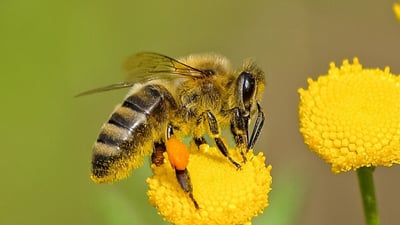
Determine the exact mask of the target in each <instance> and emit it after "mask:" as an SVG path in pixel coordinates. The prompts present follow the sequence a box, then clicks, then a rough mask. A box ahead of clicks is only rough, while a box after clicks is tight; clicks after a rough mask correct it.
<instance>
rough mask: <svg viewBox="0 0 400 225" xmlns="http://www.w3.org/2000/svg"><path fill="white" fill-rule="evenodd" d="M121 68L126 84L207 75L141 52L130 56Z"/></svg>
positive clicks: (189, 67)
mask: <svg viewBox="0 0 400 225" xmlns="http://www.w3.org/2000/svg"><path fill="white" fill-rule="evenodd" d="M123 67H124V70H125V72H126V75H127V81H128V82H144V81H148V80H154V79H168V80H169V79H176V78H179V77H192V78H193V77H194V78H196V77H197V78H201V77H204V76H206V75H207V74H206V73H205V72H204V71H202V70H199V69H196V68H194V67H191V66H189V65H187V64H184V63H182V62H179V61H178V60H176V59H173V58H171V57H169V56H166V55H162V54H158V53H154V52H141V53H137V54H135V55H132V56H131V57H129V58H128V59H127V61H126V62H125V63H124V65H123Z"/></svg>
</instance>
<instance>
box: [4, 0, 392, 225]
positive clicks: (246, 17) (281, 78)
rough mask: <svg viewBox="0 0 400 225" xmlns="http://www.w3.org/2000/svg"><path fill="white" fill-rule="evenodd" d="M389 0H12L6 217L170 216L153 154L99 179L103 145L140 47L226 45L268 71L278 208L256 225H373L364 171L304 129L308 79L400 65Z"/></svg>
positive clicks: (386, 195)
mask: <svg viewBox="0 0 400 225" xmlns="http://www.w3.org/2000/svg"><path fill="white" fill-rule="evenodd" d="M392 4H393V1H390V0H381V1H374V0H363V1H360V0H355V1H345V0H336V1H317V0H297V1H296V0H295V1H229V0H221V1H209V0H205V1H192V2H188V1H147V2H146V3H144V2H143V3H139V2H135V1H119V0H118V1H104V0H96V1H94V0H86V1H76V0H72V1H50V0H38V1H29V0H2V1H1V2H0V82H1V83H0V84H1V85H0V102H1V111H0V120H1V129H0V132H1V133H0V137H1V156H0V174H1V185H0V224H4V225H22V224H27V225H28V224H29V225H35V224H41V225H44V224H58V225H62V224H99V225H109V224H110V225H111V224H166V223H165V222H163V221H162V218H160V217H159V216H158V215H157V212H156V210H155V209H154V208H152V207H151V206H150V205H149V203H148V202H147V199H146V190H147V186H146V183H145V179H146V177H148V176H149V175H150V174H151V173H150V169H149V166H148V164H146V165H144V166H143V167H141V168H140V169H138V170H135V172H134V173H133V175H132V176H131V177H130V178H129V179H127V180H124V181H121V182H118V183H116V184H113V185H96V184H93V183H92V182H91V181H90V179H89V170H90V159H91V147H92V144H93V142H94V140H95V139H96V136H97V134H98V131H99V128H100V126H101V125H102V124H103V123H104V122H105V120H106V119H107V117H108V115H109V113H110V112H111V110H112V109H113V107H114V105H116V104H117V103H119V102H120V101H121V100H122V98H123V96H124V95H125V93H126V90H122V91H121V90H118V91H113V92H108V93H101V94H96V95H91V96H86V97H81V98H74V97H73V96H74V95H76V94H77V93H79V92H82V91H85V90H88V89H91V88H95V87H100V86H104V85H108V84H112V83H116V82H119V81H121V80H122V77H123V75H122V71H121V63H122V62H123V60H124V59H125V58H126V57H127V56H129V55H130V54H133V53H135V52H138V51H155V52H159V53H163V54H167V55H170V56H173V57H180V56H185V55H188V54H190V53H201V52H210V51H212V52H218V53H221V54H223V55H226V56H227V57H229V58H230V59H231V60H232V62H233V64H234V65H240V63H241V61H242V59H244V58H248V57H253V58H254V59H256V61H257V62H258V63H259V65H260V66H261V67H262V68H264V70H265V72H266V76H267V77H266V79H267V82H268V84H267V89H266V92H265V95H264V100H263V107H264V109H265V112H266V115H267V121H266V126H265V129H264V131H263V133H262V136H261V138H260V139H261V140H260V141H259V142H258V144H257V146H256V149H258V150H260V151H261V150H262V151H264V152H265V153H266V155H267V157H268V159H267V161H268V163H270V164H272V165H273V170H272V175H273V186H272V187H273V190H272V192H271V196H270V206H269V207H268V208H267V209H266V210H265V213H264V214H263V215H262V216H261V217H259V218H257V219H255V220H254V224H275V225H276V224H296V225H297V224H298V225H306V224H307V225H314V224H315V225H321V224H325V225H337V224H363V222H364V219H363V213H362V206H361V200H360V194H359V192H358V184H357V177H356V174H355V173H346V174H340V175H333V174H332V173H331V172H330V167H329V165H327V164H325V163H324V162H323V161H322V160H321V159H319V158H318V157H317V156H316V155H314V154H313V153H311V152H310V151H309V150H308V149H307V148H306V146H305V145H304V143H303V140H302V137H301V135H300V134H299V132H298V118H297V105H298V93H297V89H298V88H299V87H306V84H307V83H306V78H307V77H312V78H316V77H317V76H318V75H322V74H326V72H327V70H328V64H329V62H331V61H334V62H336V63H337V64H340V63H341V61H342V60H343V59H344V58H350V59H351V58H353V57H354V56H358V57H359V58H360V61H361V63H362V64H363V65H364V67H374V68H375V67H380V68H383V67H384V66H387V65H389V66H390V67H391V70H392V71H393V72H394V73H396V74H399V73H400V61H399V58H400V42H399V40H400V23H399V22H398V21H396V19H395V17H394V15H393V12H392ZM399 174H400V168H399V166H397V165H396V166H393V167H391V168H381V167H380V168H377V170H376V173H375V179H376V190H377V196H378V201H379V202H378V203H379V210H380V214H381V220H382V224H396V223H398V214H399V202H400V195H399V192H398V190H400V179H399V177H400V176H399Z"/></svg>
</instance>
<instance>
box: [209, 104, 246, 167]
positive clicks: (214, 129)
mask: <svg viewBox="0 0 400 225" xmlns="http://www.w3.org/2000/svg"><path fill="white" fill-rule="evenodd" d="M203 115H204V114H203ZM205 115H206V116H205V117H206V119H207V121H208V125H209V128H210V132H211V135H212V137H213V138H214V141H215V143H216V144H217V147H218V149H219V151H220V152H221V153H222V154H223V155H224V156H225V157H227V158H228V159H229V161H231V163H232V164H233V165H234V166H235V167H236V168H238V169H240V167H241V166H240V164H239V163H237V162H235V160H233V159H232V158H231V156H230V155H229V152H228V149H227V148H226V145H225V143H224V142H223V141H222V139H221V138H220V131H219V127H218V121H217V119H216V118H215V116H214V115H213V114H212V113H211V112H210V111H206V112H205Z"/></svg>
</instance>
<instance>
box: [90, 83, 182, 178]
mask: <svg viewBox="0 0 400 225" xmlns="http://www.w3.org/2000/svg"><path fill="white" fill-rule="evenodd" d="M175 107H176V105H175V101H174V99H173V98H172V96H171V94H170V93H169V92H168V90H167V89H166V88H165V87H163V86H160V85H147V86H143V87H141V88H140V89H139V90H138V91H136V92H135V93H133V94H132V95H130V96H128V97H127V98H126V99H125V101H124V102H123V103H122V104H121V105H120V106H119V107H117V108H116V110H115V111H114V112H113V113H112V114H111V116H110V119H109V120H108V122H107V123H105V124H104V125H103V127H102V128H101V131H100V134H99V137H98V139H97V141H96V143H95V145H94V148H93V159H92V179H93V180H94V181H95V182H113V181H115V180H118V179H122V178H125V177H126V176H128V175H129V173H130V171H131V170H132V169H133V168H137V167H138V166H140V165H141V163H142V162H143V157H144V156H145V155H149V154H151V152H152V150H153V142H154V141H157V140H159V139H161V138H163V137H164V134H165V129H166V128H165V127H166V122H167V116H168V115H169V114H170V113H171V110H173V109H174V108H175ZM156 139H157V140H156Z"/></svg>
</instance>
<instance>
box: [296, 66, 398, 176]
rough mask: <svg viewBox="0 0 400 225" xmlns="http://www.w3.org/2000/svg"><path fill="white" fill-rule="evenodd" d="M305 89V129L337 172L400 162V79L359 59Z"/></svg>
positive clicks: (312, 144) (301, 113) (309, 140)
mask: <svg viewBox="0 0 400 225" xmlns="http://www.w3.org/2000/svg"><path fill="white" fill-rule="evenodd" d="M308 83H309V86H308V89H307V90H305V89H299V94H300V104H299V119H300V132H301V133H302V134H303V137H304V141H305V143H306V144H307V145H308V146H309V147H310V149H311V150H312V151H314V152H316V153H317V154H318V155H319V156H320V157H321V158H323V159H324V160H325V161H326V162H328V163H330V164H331V165H332V171H333V172H335V173H338V172H344V171H348V170H352V169H358V168H360V167H364V166H367V167H368V166H378V165H381V166H391V165H392V164H393V163H399V162H400V142H399V140H400V132H399V131H400V116H399V115H400V101H399V99H400V78H399V77H398V76H396V75H394V74H391V73H390V70H389V68H388V67H387V68H385V69H384V70H380V69H364V68H362V65H361V64H360V63H359V61H358V59H357V58H355V59H354V60H353V64H350V63H349V61H348V60H344V61H343V65H342V66H341V67H340V68H338V67H336V66H335V64H334V63H331V64H330V69H329V72H328V74H327V75H324V76H320V77H319V78H318V79H317V81H313V80H311V79H308Z"/></svg>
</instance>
